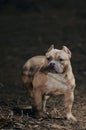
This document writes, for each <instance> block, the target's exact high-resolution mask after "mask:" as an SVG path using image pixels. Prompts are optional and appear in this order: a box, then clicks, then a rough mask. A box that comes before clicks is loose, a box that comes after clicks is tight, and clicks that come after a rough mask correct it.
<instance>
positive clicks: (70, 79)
mask: <svg viewBox="0 0 86 130" xmlns="http://www.w3.org/2000/svg"><path fill="white" fill-rule="evenodd" d="M35 58H37V57H35ZM70 59H71V51H70V50H69V49H68V48H67V47H66V46H63V47H62V49H61V50H56V51H54V46H52V47H51V48H50V49H49V51H48V52H47V53H46V55H45V57H44V59H43V57H42V60H43V63H41V65H42V66H41V65H39V66H41V67H40V69H39V70H37V71H36V73H35V74H34V76H33V80H32V81H31V82H32V86H33V90H32V92H33V94H32V95H33V100H34V106H35V107H36V109H37V111H38V115H40V116H44V110H43V108H45V105H46V99H47V98H46V96H51V95H58V94H63V95H64V106H65V113H66V117H67V119H68V120H73V121H77V120H76V118H75V117H74V116H73V114H72V112H71V110H72V105H73V101H74V89H75V86H76V85H75V78H74V74H73V72H72V66H71V62H70ZM43 100H45V102H44V103H43Z"/></svg>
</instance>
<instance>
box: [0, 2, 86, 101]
mask: <svg viewBox="0 0 86 130" xmlns="http://www.w3.org/2000/svg"><path fill="white" fill-rule="evenodd" d="M51 44H54V45H55V47H56V48H58V49H61V48H62V46H63V45H65V46H67V47H68V48H69V49H70V50H71V51H72V59H71V62H72V66H73V72H74V74H75V77H76V86H77V87H76V91H77V92H79V91H86V89H85V86H86V0H0V99H1V100H2V99H5V100H6V99H8V100H11V99H12V98H18V97H19V96H21V95H23V94H25V90H24V89H23V87H22V82H21V69H22V66H23V65H24V63H25V62H26V61H27V59H29V58H30V57H32V56H35V55H44V54H45V52H46V51H47V49H48V48H49V47H50V45H51Z"/></svg>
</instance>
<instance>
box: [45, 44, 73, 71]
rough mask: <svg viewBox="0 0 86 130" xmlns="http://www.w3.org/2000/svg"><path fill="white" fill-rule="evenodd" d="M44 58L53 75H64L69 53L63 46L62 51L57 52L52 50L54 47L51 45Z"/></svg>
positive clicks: (68, 61)
mask: <svg viewBox="0 0 86 130" xmlns="http://www.w3.org/2000/svg"><path fill="white" fill-rule="evenodd" d="M46 58H47V61H48V68H49V69H50V70H53V72H55V73H64V72H65V71H66V70H67V69H68V67H69V65H70V58H71V52H70V50H69V49H68V48H67V47H66V46H63V47H62V50H58V49H54V45H52V46H51V47H50V48H49V49H48V52H47V53H46Z"/></svg>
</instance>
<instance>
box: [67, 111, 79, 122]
mask: <svg viewBox="0 0 86 130" xmlns="http://www.w3.org/2000/svg"><path fill="white" fill-rule="evenodd" d="M67 119H68V120H72V121H75V122H76V121H77V119H76V118H75V117H74V116H73V115H72V114H71V113H68V114H67Z"/></svg>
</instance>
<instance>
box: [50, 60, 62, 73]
mask: <svg viewBox="0 0 86 130" xmlns="http://www.w3.org/2000/svg"><path fill="white" fill-rule="evenodd" d="M48 67H49V69H50V70H51V71H52V72H54V73H63V71H64V70H63V67H62V66H61V64H60V63H59V62H57V61H51V62H49V64H48Z"/></svg>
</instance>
